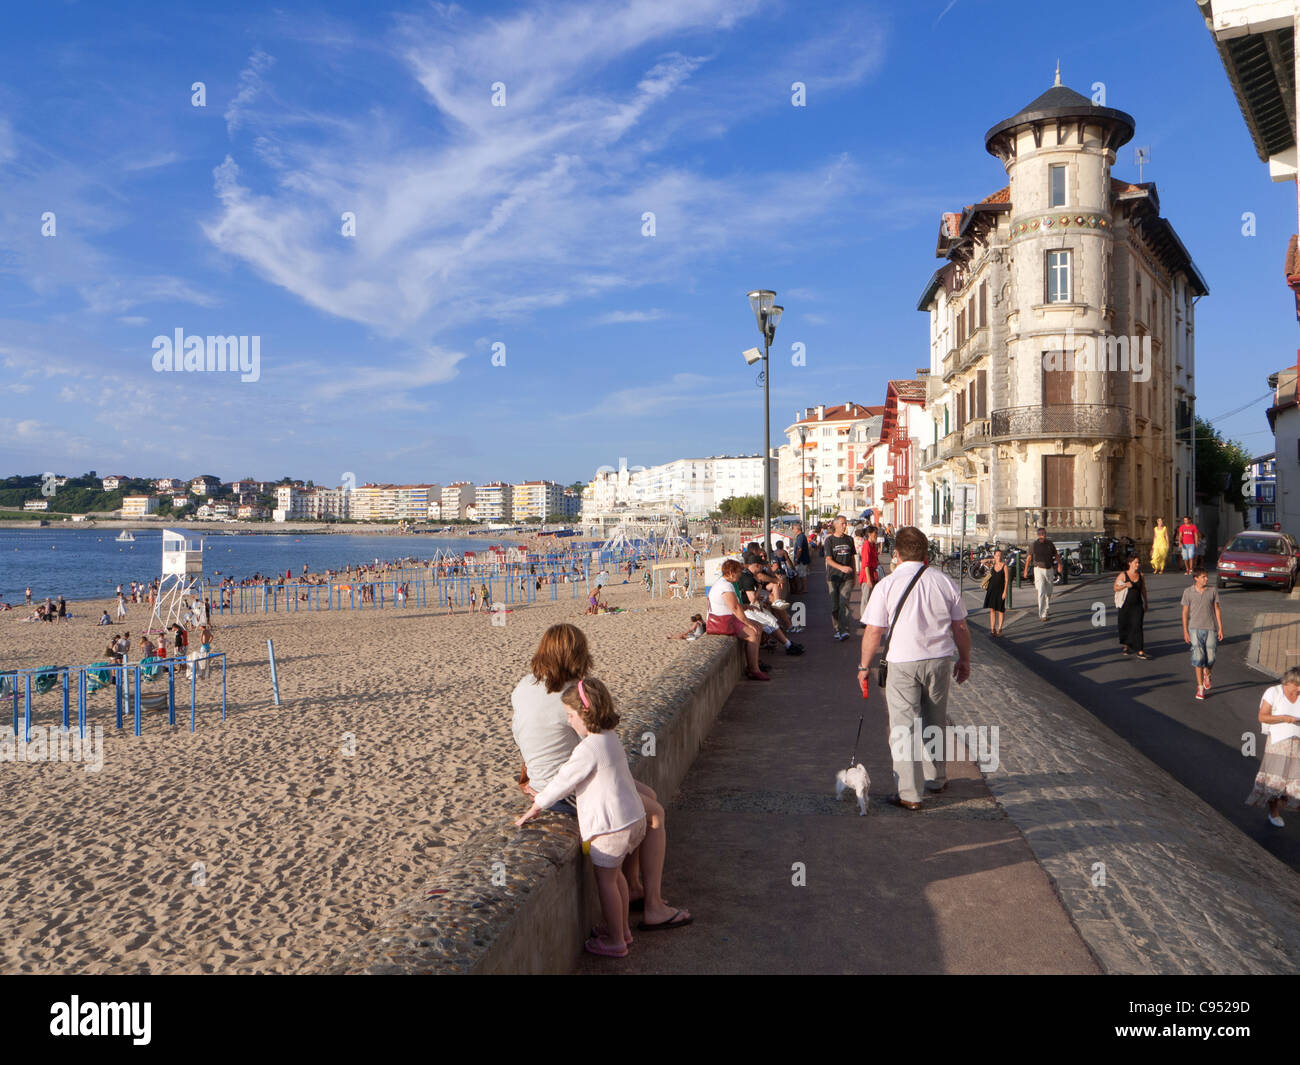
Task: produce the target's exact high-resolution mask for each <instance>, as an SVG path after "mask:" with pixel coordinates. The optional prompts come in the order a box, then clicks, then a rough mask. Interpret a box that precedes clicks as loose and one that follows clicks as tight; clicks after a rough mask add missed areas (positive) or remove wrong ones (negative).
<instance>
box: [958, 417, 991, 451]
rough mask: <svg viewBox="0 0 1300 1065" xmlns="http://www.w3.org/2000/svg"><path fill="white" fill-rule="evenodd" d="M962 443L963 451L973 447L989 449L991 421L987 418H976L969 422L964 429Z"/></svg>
mask: <svg viewBox="0 0 1300 1065" xmlns="http://www.w3.org/2000/svg"><path fill="white" fill-rule="evenodd" d="M961 442H962V447H963V449H967V450H969V449H970V448H973V447H987V446H988V443H989V420H988V419H987V418H976V419H975V420H974V421H969V422H967V423H966V424H965V426H963V427H962V431H961Z"/></svg>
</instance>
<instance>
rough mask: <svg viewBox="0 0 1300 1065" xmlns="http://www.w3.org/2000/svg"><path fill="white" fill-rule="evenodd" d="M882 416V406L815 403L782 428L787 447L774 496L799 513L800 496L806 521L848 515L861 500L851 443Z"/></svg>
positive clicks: (858, 462) (856, 460)
mask: <svg viewBox="0 0 1300 1065" xmlns="http://www.w3.org/2000/svg"><path fill="white" fill-rule="evenodd" d="M883 413H884V408H883V407H867V406H864V405H863V404H861V403H853V402H849V403H842V404H839V405H834V406H827V405H826V404H819V405H818V406H816V407H807V408H805V409H804V410H803V411H802V412H800V414H799V416H798V417H797V418H796V419H795V421H794V422H792V423H791V424H790V425H787V426H786V428H785V437H786V443H785V445H784V446H783V447H782V448H781V449H780V452H779V458H778V464H779V466H780V473H779V479H778V489H779V490H778V492H777V495H778V497H779V498H780V499H781V500H782V502H786V503H790V504H792V505H793V506H794V507H795V509H796V510H798V509H799V499H800V497H801V496H802V498H803V501H804V509H805V511H806V512H807V514H808V516H809V517H810V518H811V517H817V516H829V515H832V514H837V513H840V512H841V511H843V512H844V513H852V512H853V510H854V507H855V506H856V504H857V502H859V501H860V500H861V498H862V493H861V492H860V491H859V485H858V469H859V468H860V467H861V465H862V462H861V459H860V457H859V455H858V449H857V448H856V447H854V446H853V443H852V440H853V436H854V432H855V428H859V429H860V427H861V426H862V425H864V424H865V423H867V422H869V421H870V419H871V418H873V417H879V416H881V415H883ZM855 516H856V515H855Z"/></svg>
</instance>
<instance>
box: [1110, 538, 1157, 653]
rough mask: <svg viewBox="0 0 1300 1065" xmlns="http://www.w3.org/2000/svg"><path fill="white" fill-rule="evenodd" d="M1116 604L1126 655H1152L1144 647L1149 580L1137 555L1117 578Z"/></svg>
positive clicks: (1121, 642)
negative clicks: (1143, 630)
mask: <svg viewBox="0 0 1300 1065" xmlns="http://www.w3.org/2000/svg"><path fill="white" fill-rule="evenodd" d="M1115 606H1116V607H1117V608H1118V610H1119V642H1120V644H1121V645H1123V647H1124V653H1125V654H1126V655H1130V654H1133V653H1134V652H1136V653H1137V656H1138V658H1143V659H1149V658H1150V657H1151V656H1150V655H1149V654H1147V653H1146V651H1145V650H1144V649H1143V648H1144V645H1143V641H1142V618H1143V616H1144V615H1145V614H1146V612H1147V609H1148V606H1147V582H1146V580H1145V579H1144V578H1143V576H1142V560H1141V559H1140V558H1138V557H1137V555H1134V556H1132V557H1131V558H1130V559H1129V560H1128V565H1127V566H1126V567H1125V569H1124V572H1123V573H1121V574H1120V575H1119V576H1118V577H1116V578H1115Z"/></svg>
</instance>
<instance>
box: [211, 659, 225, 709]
mask: <svg viewBox="0 0 1300 1065" xmlns="http://www.w3.org/2000/svg"><path fill="white" fill-rule="evenodd" d="M208 657H209V658H211V657H212V656H211V655H209V656H208ZM220 657H221V720H222V721H225V720H226V652H225V651H222V652H221V656H220Z"/></svg>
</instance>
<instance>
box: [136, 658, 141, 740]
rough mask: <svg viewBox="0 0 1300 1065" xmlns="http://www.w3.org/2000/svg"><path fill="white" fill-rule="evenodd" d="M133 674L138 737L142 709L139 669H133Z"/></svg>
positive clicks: (137, 667)
mask: <svg viewBox="0 0 1300 1065" xmlns="http://www.w3.org/2000/svg"><path fill="white" fill-rule="evenodd" d="M134 673H135V734H136V735H137V736H138V735H140V714H141V710H142V709H143V708H142V707H141V706H140V667H139V666H135V667H134Z"/></svg>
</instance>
